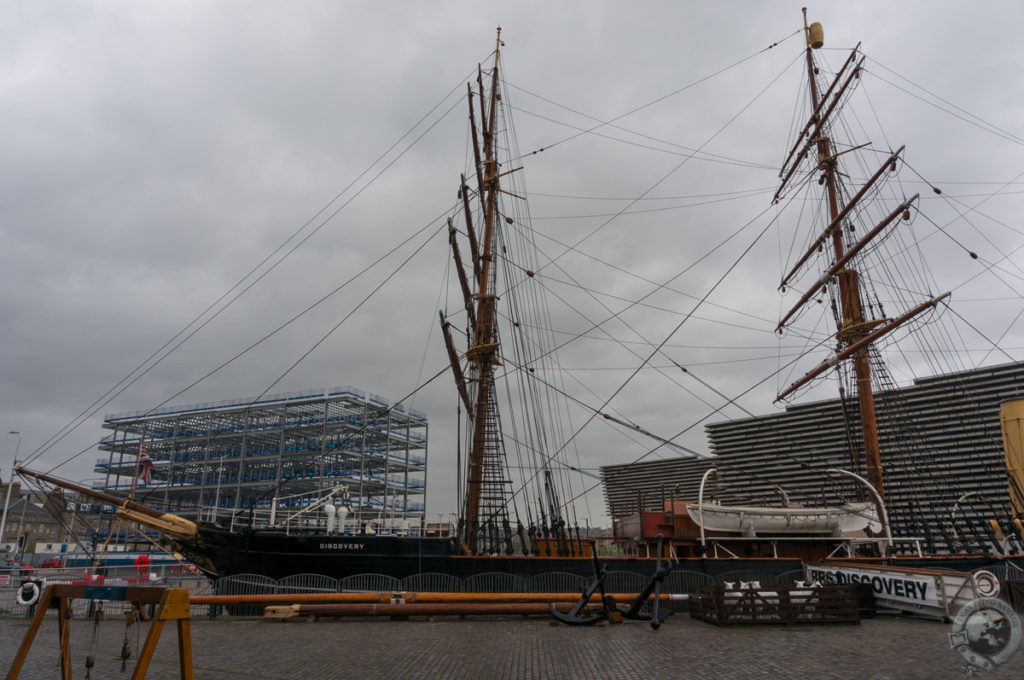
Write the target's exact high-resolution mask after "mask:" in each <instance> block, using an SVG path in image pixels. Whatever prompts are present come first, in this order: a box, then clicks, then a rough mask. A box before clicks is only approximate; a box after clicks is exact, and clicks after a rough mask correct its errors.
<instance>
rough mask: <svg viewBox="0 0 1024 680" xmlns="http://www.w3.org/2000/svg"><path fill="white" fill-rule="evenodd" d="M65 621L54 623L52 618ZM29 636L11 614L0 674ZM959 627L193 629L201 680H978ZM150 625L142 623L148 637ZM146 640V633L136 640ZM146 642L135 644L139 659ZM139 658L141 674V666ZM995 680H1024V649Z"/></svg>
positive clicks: (77, 637)
mask: <svg viewBox="0 0 1024 680" xmlns="http://www.w3.org/2000/svg"><path fill="white" fill-rule="evenodd" d="M51 616H53V615H51ZM92 627H93V626H92V623H91V622H90V621H85V620H73V621H72V626H71V648H72V655H73V669H74V670H73V672H74V676H75V677H77V678H82V677H84V676H85V667H84V660H85V656H86V654H87V652H88V648H89V642H90V638H91V635H92ZM27 628H28V621H27V620H25V619H4V620H0V672H2V673H6V672H7V669H8V668H10V664H11V661H12V659H13V658H14V654H15V652H16V650H17V648H18V645H19V644H20V641H21V639H22V638H23V636H24V634H25V632H26V630H27ZM56 629H57V623H56V620H55V619H52V618H48V620H47V621H46V623H45V624H44V626H43V628H42V630H41V631H40V634H39V636H38V637H37V639H36V642H35V644H34V645H33V648H32V651H31V653H30V654H29V658H28V662H27V663H26V666H25V668H24V669H23V670H22V673H21V675H20V676H19V677H21V678H32V679H35V678H47V679H49V678H56V677H58V676H59V662H58V656H57V635H56ZM949 631H950V626H949V625H948V624H944V623H939V622H937V621H928V620H921V619H908V618H894V617H883V618H878V619H866V620H864V621H863V622H862V623H861V624H860V625H852V624H851V625H839V626H807V627H796V626H794V627H788V628H786V627H771V626H762V627H755V626H746V627H733V628H718V627H715V626H712V625H709V624H706V623H702V622H698V621H694V620H692V619H690V618H689V617H688V616H687V615H686V614H676V615H675V616H673V617H672V618H670V619H668V620H667V621H666V622H665V624H664V625H663V626H662V627H661V629H660V630H658V631H653V630H651V628H650V626H649V625H648V624H646V623H640V622H626V623H623V624H619V625H608V626H603V627H569V626H564V625H559V624H554V625H553V624H552V622H551V621H549V620H548V619H545V618H540V617H535V618H529V619H526V618H522V617H518V618H502V619H499V618H485V619H480V618H475V619H473V618H466V619H458V618H439V619H437V620H434V621H430V620H427V619H417V618H414V619H412V620H408V621H388V620H382V619H348V620H337V619H336V620H322V621H318V622H315V623H311V622H306V621H295V620H292V621H262V620H255V619H248V620H246V619H241V620H240V619H233V620H218V621H209V620H196V621H193V622H192V640H193V646H194V652H193V653H194V667H195V676H196V678H227V679H232V680H237V679H243V678H288V679H299V678H315V679H316V680H324V678H359V679H360V680H373V679H375V678H452V679H455V678H472V679H474V680H476V679H478V678H487V679H490V678H573V679H575V678H616V679H619V678H622V679H632V678H636V679H641V678H642V679H643V680H651V679H652V678H680V677H685V678H713V679H715V680H737V679H746V678H772V679H774V678H813V679H814V680H845V679H846V678H849V679H851V680H913V679H914V678H921V679H922V680H923V679H925V678H927V679H928V680H941V679H944V678H964V677H966V673H965V670H964V669H965V667H964V663H963V661H962V660H961V658H960V656H959V655H958V654H957V653H956V652H955V651H954V650H952V649H951V648H950V646H949V642H948V638H947V633H948V632H949ZM146 632H148V624H145V627H144V628H143V629H142V637H143V639H144V638H145V634H146ZM133 638H134V633H133ZM123 639H124V623H123V621H122V620H116V619H114V617H111V619H110V620H108V621H106V622H105V623H103V624H102V627H101V628H100V632H99V641H98V644H97V647H96V657H97V662H96V667H95V668H94V669H93V671H92V677H93V678H96V679H97V680H100V679H102V678H117V677H120V678H126V677H128V676H127V675H121V674H120V672H119V671H120V659H119V657H118V654H119V653H120V650H121V643H122V641H123ZM176 639H177V635H176V631H175V628H174V625H173V623H170V624H168V626H167V627H166V628H165V629H164V634H163V638H162V640H161V643H160V645H159V647H158V648H157V652H156V655H155V657H154V662H153V664H152V665H151V666H150V672H149V674H148V676H147V677H148V678H151V679H152V680H163V679H165V678H166V679H170V678H178V677H179V676H178V666H177V649H176V644H177V643H176ZM136 650H137V646H135V645H134V644H133V652H134V651H136ZM133 662H134V658H133V659H132V661H131V662H130V663H129V670H131V668H132V666H133V665H134V663H133ZM976 677H978V678H985V679H991V680H1004V679H1008V678H1014V679H1015V680H1019V679H1020V678H1024V651H1020V650H1018V652H1017V654H1016V655H1015V656H1014V657H1013V658H1011V659H1010V660H1009V661H1008V662H1007V663H1006V664H1004V665H1003V666H1002V667H1000V668H998V669H996V671H995V672H992V673H981V674H980V675H978V676H976Z"/></svg>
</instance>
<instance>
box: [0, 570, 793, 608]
mask: <svg viewBox="0 0 1024 680" xmlns="http://www.w3.org/2000/svg"><path fill="white" fill-rule="evenodd" d="M151 573H155V574H157V578H156V579H155V580H150V579H149V578H144V577H141V576H140V575H139V574H138V573H137V572H136V571H135V569H132V568H123V569H113V568H110V569H107V570H106V574H105V575H104V579H103V583H106V584H110V583H111V582H113V583H117V584H120V585H124V584H125V583H128V584H133V585H136V584H137V585H144V584H152V585H161V586H167V587H171V588H185V589H187V590H188V591H189V593H191V594H194V595H211V594H216V595H261V594H287V593H311V592H312V593H336V592H403V591H404V592H442V593H463V592H472V593H578V592H581V591H583V590H584V589H586V587H587V586H588V585H589V583H590V579H589V578H587V577H585V576H580V575H579V574H570V573H563V572H552V573H547V574H537V575H535V576H530V577H527V578H523V577H520V576H515V575H513V574H507V573H500V572H492V573H485V574H475V575H473V576H470V577H468V578H466V579H461V578H458V577H456V576H452V575H450V574H440V573H424V574H415V575H413V576H407V577H406V578H403V579H399V578H395V577H393V576H385V575H383V574H356V575H355V576H347V577H345V578H342V579H335V578H331V577H329V576H324V575H322V574H296V575H294V576H288V577H286V578H282V579H278V580H275V579H271V578H268V577H266V576H261V575H259V574H237V575H235V576H226V577H224V578H221V579H217V580H216V581H210V580H208V579H206V578H205V577H202V576H197V575H193V574H179V573H174V572H171V571H170V570H165V571H163V572H161V571H160V570H155V571H153V572H151ZM32 577H33V578H42V579H44V580H45V581H46V582H47V583H83V582H85V575H84V572H83V570H81V569H74V570H67V569H65V570H56V569H53V570H43V571H37V572H35V573H33V574H32ZM802 578H803V571H802V570H799V569H797V570H794V571H791V572H786V573H785V574H781V575H772V574H768V573H766V572H759V571H751V570H737V571H731V572H727V573H724V574H721V575H720V576H718V577H712V576H708V575H707V574H701V573H697V572H686V571H674V572H672V573H670V574H669V575H668V577H667V578H666V579H665V581H664V583H663V585H662V592H667V593H676V594H682V593H686V592H689V591H691V590H693V589H694V588H696V587H698V586H703V585H708V584H712V583H722V582H730V581H735V582H739V581H758V582H760V583H762V584H765V585H768V584H773V585H774V584H785V583H792V582H793V581H797V580H800V579H802ZM20 582H21V577H20V575H19V576H18V577H17V578H11V579H10V581H9V585H8V586H6V587H4V586H0V616H2V617H23V616H27V615H28V608H27V607H24V606H21V605H19V604H17V602H16V597H17V591H18V586H19V584H20ZM90 582H95V581H90ZM646 585H647V578H646V577H645V576H643V575H640V574H635V573H632V572H626V571H609V572H608V575H607V577H606V580H605V590H606V591H607V592H610V593H638V592H640V591H641V590H643V588H644V587H645V586H646ZM93 606H95V605H93V604H92V603H91V602H90V601H88V600H81V601H76V602H74V603H73V605H72V611H73V612H74V614H75V615H76V616H88V615H91V611H92V610H91V607H93ZM130 606H131V605H130V604H129V603H126V602H107V603H104V605H103V607H104V612H105V613H107V614H111V615H120V614H123V613H124V612H125V611H127V609H128V608H129V607H130ZM223 614H228V615H230V616H261V615H262V614H263V605H240V606H232V607H230V608H224V607H211V606H209V605H193V607H192V616H193V617H206V616H209V617H215V616H219V615H223Z"/></svg>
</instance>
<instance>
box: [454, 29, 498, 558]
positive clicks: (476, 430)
mask: <svg viewBox="0 0 1024 680" xmlns="http://www.w3.org/2000/svg"><path fill="white" fill-rule="evenodd" d="M500 50H501V28H500V27H499V28H498V35H497V39H496V41H495V46H494V69H493V72H492V74H491V91H490V96H489V100H490V101H489V102H488V106H487V108H486V109H485V108H484V106H485V105H484V101H483V96H481V101H480V106H481V109H482V114H481V118H482V120H481V121H480V122H481V125H482V126H483V159H482V164H483V177H482V183H481V186H482V189H483V192H484V195H483V196H482V197H481V198H482V200H483V204H484V229H483V241H482V243H481V244H480V250H481V252H480V261H481V262H480V274H479V278H478V281H477V291H478V292H477V295H476V299H477V308H476V320H477V323H476V330H475V333H474V337H473V346H472V347H470V348H469V350H467V352H466V356H467V358H468V359H469V360H470V361H472V362H473V364H474V366H475V369H476V370H475V374H476V378H477V381H478V382H477V392H476V403H475V405H474V408H473V414H474V420H473V438H472V441H471V448H470V452H469V460H468V464H469V471H468V474H467V477H466V481H467V485H466V507H465V512H464V514H463V518H464V520H465V525H464V529H463V536H462V538H463V542H464V545H465V547H466V548H467V549H468V550H469V551H470V552H476V549H477V539H478V536H479V532H480V529H481V527H480V523H479V520H480V499H481V490H482V487H483V475H484V450H485V448H486V446H487V443H488V438H489V436H493V435H494V433H492V432H489V430H490V429H491V428H492V426H493V425H494V421H493V419H492V418H491V417H490V414H491V411H492V408H493V405H492V403H491V401H492V400H493V398H494V366H495V365H496V364H497V355H498V347H499V344H498V338H497V332H496V328H495V315H494V303H495V294H494V290H493V284H494V280H495V273H494V267H493V266H492V265H493V259H494V256H493V252H494V223H495V218H496V215H497V208H498V205H497V203H498V191H499V185H498V163H497V161H496V160H495V155H494V146H495V145H494V125H495V105H496V103H497V94H498V55H499V52H500ZM478 171H479V168H478Z"/></svg>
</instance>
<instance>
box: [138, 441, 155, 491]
mask: <svg viewBox="0 0 1024 680" xmlns="http://www.w3.org/2000/svg"><path fill="white" fill-rule="evenodd" d="M155 469H156V465H154V464H153V459H152V458H150V457H149V454H148V453H146V449H139V481H140V482H142V483H143V484H152V483H153V470H155Z"/></svg>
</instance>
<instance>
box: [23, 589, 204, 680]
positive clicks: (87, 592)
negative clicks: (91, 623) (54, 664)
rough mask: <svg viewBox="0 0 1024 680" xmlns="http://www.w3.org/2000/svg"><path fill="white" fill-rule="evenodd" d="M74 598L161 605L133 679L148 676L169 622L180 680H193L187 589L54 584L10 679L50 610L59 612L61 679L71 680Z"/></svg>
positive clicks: (43, 599)
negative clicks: (174, 632) (174, 637)
mask: <svg viewBox="0 0 1024 680" xmlns="http://www.w3.org/2000/svg"><path fill="white" fill-rule="evenodd" d="M72 598H80V599H87V600H114V601H125V602H134V603H136V604H138V605H144V604H155V605H159V608H158V609H157V611H156V616H155V617H154V620H153V625H152V626H151V627H150V629H149V634H148V635H147V636H146V642H145V644H143V645H142V649H141V650H139V659H138V661H137V662H136V663H135V670H133V671H132V678H131V680H142V678H145V677H146V671H148V670H149V662H150V661H151V660H152V658H153V652H154V651H155V650H156V643H157V642H159V641H160V633H161V632H163V628H164V624H165V623H166V622H167V621H177V622H178V662H179V666H180V668H181V680H193V675H192V633H191V628H190V627H189V621H190V620H191V610H190V608H189V601H188V591H187V590H185V589H184V588H154V587H152V586H87V585H52V586H48V587H47V588H46V590H45V591H44V592H43V596H42V597H41V598H40V600H39V603H38V604H37V605H36V607H37V609H36V615H35V617H34V618H33V619H32V624H31V625H30V626H29V627H28V630H27V631H26V632H25V638H24V639H23V640H22V641H21V646H20V647H19V648H18V653H17V655H16V656H15V657H14V662H13V663H11V669H10V670H9V671H7V680H15V679H16V678H17V677H18V673H20V672H21V667H22V664H24V663H25V658H26V657H27V656H28V650H29V648H31V647H32V641H33V640H34V639H35V637H36V633H38V632H39V626H41V625H42V623H43V619H44V618H45V617H46V612H47V611H48V610H50V609H56V610H57V625H58V626H59V630H60V637H59V639H60V643H59V644H60V677H61V678H62V680H71V641H70V639H69V633H70V629H71V626H70V624H69V622H68V614H69V613H70V606H69V603H68V602H69V600H71V599H72Z"/></svg>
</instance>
